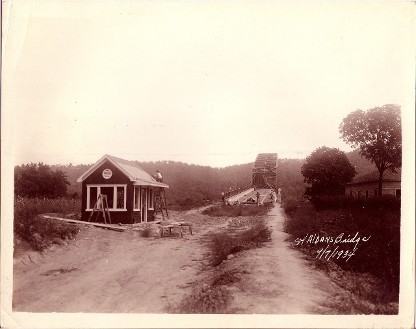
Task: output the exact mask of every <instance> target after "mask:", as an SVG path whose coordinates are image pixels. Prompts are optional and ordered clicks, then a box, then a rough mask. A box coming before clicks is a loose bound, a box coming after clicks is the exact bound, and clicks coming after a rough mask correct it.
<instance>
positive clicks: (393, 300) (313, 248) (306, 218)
mask: <svg viewBox="0 0 416 329" xmlns="http://www.w3.org/2000/svg"><path fill="white" fill-rule="evenodd" d="M289 210H290V211H289V214H290V215H289V217H288V219H287V221H286V231H287V232H288V233H290V234H291V236H292V237H291V241H292V243H293V245H294V247H295V248H297V249H299V250H301V251H303V252H304V253H305V254H306V255H308V257H309V258H310V259H311V260H313V261H314V262H315V266H316V267H317V268H319V269H323V270H326V271H327V272H328V273H329V275H330V276H331V277H332V278H333V279H334V281H336V282H337V284H339V285H340V286H341V287H343V288H345V289H347V290H348V291H349V292H350V293H351V294H353V295H354V296H356V297H355V299H356V300H358V301H357V302H355V305H354V307H353V308H354V309H355V310H357V312H361V313H365V314H369V313H375V314H397V310H398V298H399V282H400V200H399V199H395V198H388V197H383V198H372V199H352V198H346V197H326V198H320V199H315V200H313V202H309V201H307V200H304V201H303V202H301V203H299V204H298V206H297V207H296V208H295V209H293V208H290V209H289ZM357 233H358V237H363V236H366V237H368V241H366V242H363V241H361V242H360V243H358V249H357V250H356V251H355V252H354V253H355V254H354V255H353V256H352V257H351V258H350V259H348V261H346V260H345V259H344V258H338V257H333V258H331V259H329V260H326V259H324V258H323V257H319V255H318V253H317V252H318V251H319V248H323V247H325V246H326V245H327V243H318V244H317V243H302V244H300V243H299V244H298V245H296V242H295V241H296V239H304V238H305V237H306V238H307V239H310V237H311V236H312V237H314V238H315V240H316V237H318V236H319V237H320V238H328V239H330V238H332V239H333V240H335V239H336V237H338V236H340V234H342V235H343V237H344V238H347V237H354V236H355V235H356V234H357ZM298 242H299V240H298ZM352 245H355V243H354V244H351V243H345V244H339V249H338V250H341V249H345V248H347V247H348V246H351V247H352ZM335 247H336V246H335V245H331V244H329V250H331V251H332V250H334V248H335ZM350 249H352V248H350ZM353 300H354V298H351V301H353ZM363 301H367V302H368V303H367V304H366V303H365V302H363ZM351 303H352V302H351ZM352 304H354V303H352ZM350 306H351V305H350ZM340 312H342V313H343V312H345V313H347V314H350V312H351V308H348V309H341V310H340Z"/></svg>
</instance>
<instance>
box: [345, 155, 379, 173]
mask: <svg viewBox="0 0 416 329" xmlns="http://www.w3.org/2000/svg"><path fill="white" fill-rule="evenodd" d="M346 154H347V158H348V160H350V162H351V164H352V165H353V166H354V167H355V171H356V172H357V175H356V176H355V177H357V176H361V175H364V174H368V173H369V172H372V171H374V170H377V167H376V165H375V164H373V163H371V162H370V161H369V160H367V159H365V158H363V157H362V156H361V155H360V153H359V149H356V150H354V151H351V152H348V153H346Z"/></svg>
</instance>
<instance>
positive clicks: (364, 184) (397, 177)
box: [345, 169, 402, 198]
mask: <svg viewBox="0 0 416 329" xmlns="http://www.w3.org/2000/svg"><path fill="white" fill-rule="evenodd" d="M401 176H402V171H401V169H396V171H394V172H393V171H391V170H386V171H385V172H384V175H383V185H382V195H393V196H396V197H398V198H400V197H401V180H402V179H401ZM378 178H379V173H378V170H375V171H373V172H370V173H368V174H365V175H361V176H358V177H356V178H355V179H354V180H353V181H352V182H351V183H349V184H347V185H346V186H345V195H346V196H350V197H354V198H371V197H376V196H378Z"/></svg>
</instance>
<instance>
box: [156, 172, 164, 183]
mask: <svg viewBox="0 0 416 329" xmlns="http://www.w3.org/2000/svg"><path fill="white" fill-rule="evenodd" d="M155 178H156V181H158V182H159V183H162V182H163V177H162V174H161V173H160V171H159V170H156V175H155Z"/></svg>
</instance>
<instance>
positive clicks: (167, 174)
mask: <svg viewBox="0 0 416 329" xmlns="http://www.w3.org/2000/svg"><path fill="white" fill-rule="evenodd" d="M347 157H348V159H349V160H350V162H351V163H352V165H353V166H355V168H356V171H357V173H358V174H357V176H358V175H361V174H366V173H368V172H371V171H374V170H375V169H376V167H375V166H374V165H373V164H372V163H371V162H369V161H368V160H366V159H364V158H362V157H361V156H360V155H359V153H358V150H354V151H352V152H348V153H347ZM304 162H305V160H304V159H278V175H277V178H278V185H279V187H281V188H282V190H283V191H284V192H285V193H287V194H292V193H295V194H298V195H299V194H303V191H304V183H303V176H302V175H301V172H300V170H301V167H302V165H303V163H304ZM137 163H138V164H139V165H140V166H141V167H142V168H143V169H144V170H145V171H147V172H148V173H150V174H153V173H154V172H155V171H156V169H157V170H159V171H160V172H161V173H162V174H163V178H164V182H166V183H167V184H168V185H169V186H170V188H169V189H168V190H167V191H166V198H167V201H168V203H169V204H171V205H172V204H175V205H192V204H197V203H199V202H201V200H203V199H205V200H216V199H219V198H220V195H221V192H222V191H224V192H225V191H228V190H229V189H230V188H232V189H234V188H237V187H243V186H246V185H249V184H251V175H252V167H253V163H246V164H241V165H234V166H229V167H225V168H212V167H208V166H200V165H190V164H187V163H183V162H176V161H156V162H137ZM90 166H91V164H89V165H76V166H74V165H72V164H69V165H54V166H51V167H52V169H54V170H55V169H60V170H62V171H63V172H64V173H66V175H67V177H68V181H69V183H70V186H69V187H68V194H69V195H74V194H76V195H78V196H81V184H80V183H77V178H78V177H79V176H81V175H82V174H83V173H84V172H85V171H86V170H87V169H88V167H90Z"/></svg>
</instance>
